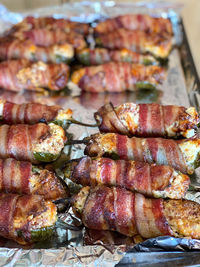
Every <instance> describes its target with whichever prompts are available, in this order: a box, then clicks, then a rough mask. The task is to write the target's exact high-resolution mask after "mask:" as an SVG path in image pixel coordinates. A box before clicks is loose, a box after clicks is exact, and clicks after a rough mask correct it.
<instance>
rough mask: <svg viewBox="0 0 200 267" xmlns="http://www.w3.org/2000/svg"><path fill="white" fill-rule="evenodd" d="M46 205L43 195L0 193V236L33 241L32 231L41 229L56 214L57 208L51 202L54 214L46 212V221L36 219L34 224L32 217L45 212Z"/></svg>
mask: <svg viewBox="0 0 200 267" xmlns="http://www.w3.org/2000/svg"><path fill="white" fill-rule="evenodd" d="M46 205H47V202H45V201H44V199H43V197H41V196H36V195H24V196H20V195H15V194H3V193H2V194H0V236H2V237H5V238H8V239H13V240H15V241H17V242H19V243H21V244H26V243H30V242H32V237H31V231H32V230H40V228H42V227H43V224H44V221H45V223H46V220H47V221H48V220H50V222H51V216H55V213H56V208H55V206H54V204H52V203H51V205H52V215H50V214H46V215H45V216H46V218H45V216H44V218H43V220H44V221H43V220H42V219H40V220H41V221H35V222H34V223H35V225H34V226H33V225H32V222H31V220H32V218H35V217H36V216H38V215H40V214H42V213H45V211H46V209H47V206H46ZM53 209H54V210H53ZM19 233H21V235H20V234H19Z"/></svg>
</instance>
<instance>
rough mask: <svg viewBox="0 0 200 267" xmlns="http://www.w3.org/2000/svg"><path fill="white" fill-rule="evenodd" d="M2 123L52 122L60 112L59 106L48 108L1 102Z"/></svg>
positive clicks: (39, 105)
mask: <svg viewBox="0 0 200 267" xmlns="http://www.w3.org/2000/svg"><path fill="white" fill-rule="evenodd" d="M1 102H2V103H0V105H2V106H3V108H2V115H1V116H2V119H1V121H2V123H5V124H20V123H25V124H34V123H37V122H40V121H45V122H50V121H53V120H54V119H55V118H56V116H57V115H58V111H59V110H61V107H59V106H48V105H42V104H39V103H27V104H15V103H12V102H8V101H5V102H4V101H1Z"/></svg>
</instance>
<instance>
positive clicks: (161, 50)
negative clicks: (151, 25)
mask: <svg viewBox="0 0 200 267" xmlns="http://www.w3.org/2000/svg"><path fill="white" fill-rule="evenodd" d="M96 43H98V44H99V45H101V46H103V47H104V48H108V49H123V48H126V49H129V50H132V51H134V52H137V53H151V54H153V55H154V56H156V57H160V58H167V57H168V55H169V53H170V51H171V49H172V45H173V43H172V38H171V37H170V36H166V37H163V36H161V35H156V34H149V33H145V32H142V31H137V30H136V31H130V30H126V29H123V28H122V29H117V30H115V31H113V32H110V33H107V34H103V35H100V36H99V37H98V38H97V39H96Z"/></svg>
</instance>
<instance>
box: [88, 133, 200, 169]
mask: <svg viewBox="0 0 200 267" xmlns="http://www.w3.org/2000/svg"><path fill="white" fill-rule="evenodd" d="M84 141H85V143H86V148H85V154H86V155H89V156H91V157H96V156H99V157H101V156H108V157H112V158H115V159H124V160H135V161H142V162H148V163H150V164H152V163H156V164H158V165H169V166H172V167H173V168H174V169H177V170H179V171H181V172H183V173H188V174H192V173H193V172H194V170H195V168H197V167H199V166H200V160H199V155H200V139H198V138H196V139H182V140H173V139H164V138H137V137H132V138H129V137H127V136H125V135H120V134H115V133H107V134H95V135H92V136H91V137H89V138H88V137H87V138H86V139H85V140H84Z"/></svg>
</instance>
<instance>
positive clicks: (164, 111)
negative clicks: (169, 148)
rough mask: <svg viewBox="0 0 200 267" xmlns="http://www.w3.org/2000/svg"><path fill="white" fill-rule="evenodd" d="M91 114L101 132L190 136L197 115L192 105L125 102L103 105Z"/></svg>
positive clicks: (130, 134) (197, 122)
mask: <svg viewBox="0 0 200 267" xmlns="http://www.w3.org/2000/svg"><path fill="white" fill-rule="evenodd" d="M94 117H95V119H96V121H97V122H98V123H99V125H100V126H99V130H100V132H105V133H107V132H112V133H119V134H125V135H128V136H141V137H151V136H153V137H178V136H184V137H191V136H193V135H194V134H195V130H197V125H198V124H199V122H200V117H199V115H198V113H197V111H196V110H195V108H193V107H190V108H185V107H182V106H175V105H166V106H164V105H160V104H155V103H153V104H134V103H125V104H122V105H119V106H117V107H113V105H112V103H109V104H106V105H104V106H102V107H101V108H100V109H99V110H98V111H97V112H96V113H95V114H94Z"/></svg>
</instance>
